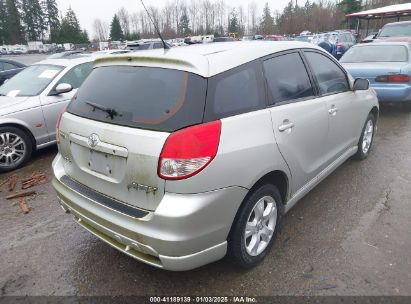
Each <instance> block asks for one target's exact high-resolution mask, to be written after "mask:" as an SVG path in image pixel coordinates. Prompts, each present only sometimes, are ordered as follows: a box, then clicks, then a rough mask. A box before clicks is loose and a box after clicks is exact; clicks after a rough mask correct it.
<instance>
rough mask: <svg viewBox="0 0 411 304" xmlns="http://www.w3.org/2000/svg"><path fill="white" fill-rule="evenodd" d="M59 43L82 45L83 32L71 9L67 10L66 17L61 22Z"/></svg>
mask: <svg viewBox="0 0 411 304" xmlns="http://www.w3.org/2000/svg"><path fill="white" fill-rule="evenodd" d="M58 42H59V43H75V44H76V43H83V42H84V39H83V32H82V31H81V28H80V23H79V21H78V19H77V16H76V13H75V12H74V11H73V10H72V9H71V7H70V8H69V9H68V10H67V13H66V15H65V16H64V18H63V19H62V21H61V26H60V31H59V37H58Z"/></svg>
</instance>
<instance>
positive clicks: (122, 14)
mask: <svg viewBox="0 0 411 304" xmlns="http://www.w3.org/2000/svg"><path fill="white" fill-rule="evenodd" d="M117 17H118V20H119V21H120V25H121V29H122V30H123V33H124V36H128V35H129V34H130V14H129V13H128V12H127V11H126V9H125V8H124V7H122V8H121V9H120V10H119V11H118V13H117Z"/></svg>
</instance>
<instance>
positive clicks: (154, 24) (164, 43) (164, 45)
mask: <svg viewBox="0 0 411 304" xmlns="http://www.w3.org/2000/svg"><path fill="white" fill-rule="evenodd" d="M140 1H141V4H142V5H143V7H144V10H145V11H146V13H147V15H148V18H149V19H150V21H151V23H153V26H154V28H155V29H156V31H157V35H158V36H159V37H160V39H161V42H162V43H163V47H164V49H165V50H169V49H170V47H169V46H168V44H167V43H166V42H165V41H164V39H163V36H161V33H160V30H159V29H158V27H157V25H156V23H155V22H154V20H153V18H152V16H151V15H150V13H149V12H148V9H147V8H146V6H145V5H144V2H143V0H140Z"/></svg>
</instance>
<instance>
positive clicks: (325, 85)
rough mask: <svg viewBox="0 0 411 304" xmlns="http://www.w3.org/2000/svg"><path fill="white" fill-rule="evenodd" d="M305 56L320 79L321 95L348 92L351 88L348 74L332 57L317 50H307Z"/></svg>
mask: <svg viewBox="0 0 411 304" xmlns="http://www.w3.org/2000/svg"><path fill="white" fill-rule="evenodd" d="M305 56H306V57H307V59H308V61H309V63H310V66H311V70H312V72H313V74H314V76H315V77H316V79H317V81H318V86H319V89H320V94H321V95H328V94H336V93H341V92H346V91H348V90H349V89H350V86H349V84H348V81H347V76H346V75H345V73H344V72H343V70H342V69H341V68H340V67H339V66H338V65H337V64H335V63H334V62H333V61H332V60H331V59H330V58H328V57H326V56H324V55H322V54H319V53H315V52H305Z"/></svg>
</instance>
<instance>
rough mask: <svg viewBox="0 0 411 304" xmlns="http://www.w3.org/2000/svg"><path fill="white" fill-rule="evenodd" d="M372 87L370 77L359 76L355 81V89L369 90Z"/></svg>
mask: <svg viewBox="0 0 411 304" xmlns="http://www.w3.org/2000/svg"><path fill="white" fill-rule="evenodd" d="M369 88H370V82H369V81H368V79H364V78H357V79H356V80H355V81H354V88H353V90H354V91H367V90H368V89H369Z"/></svg>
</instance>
